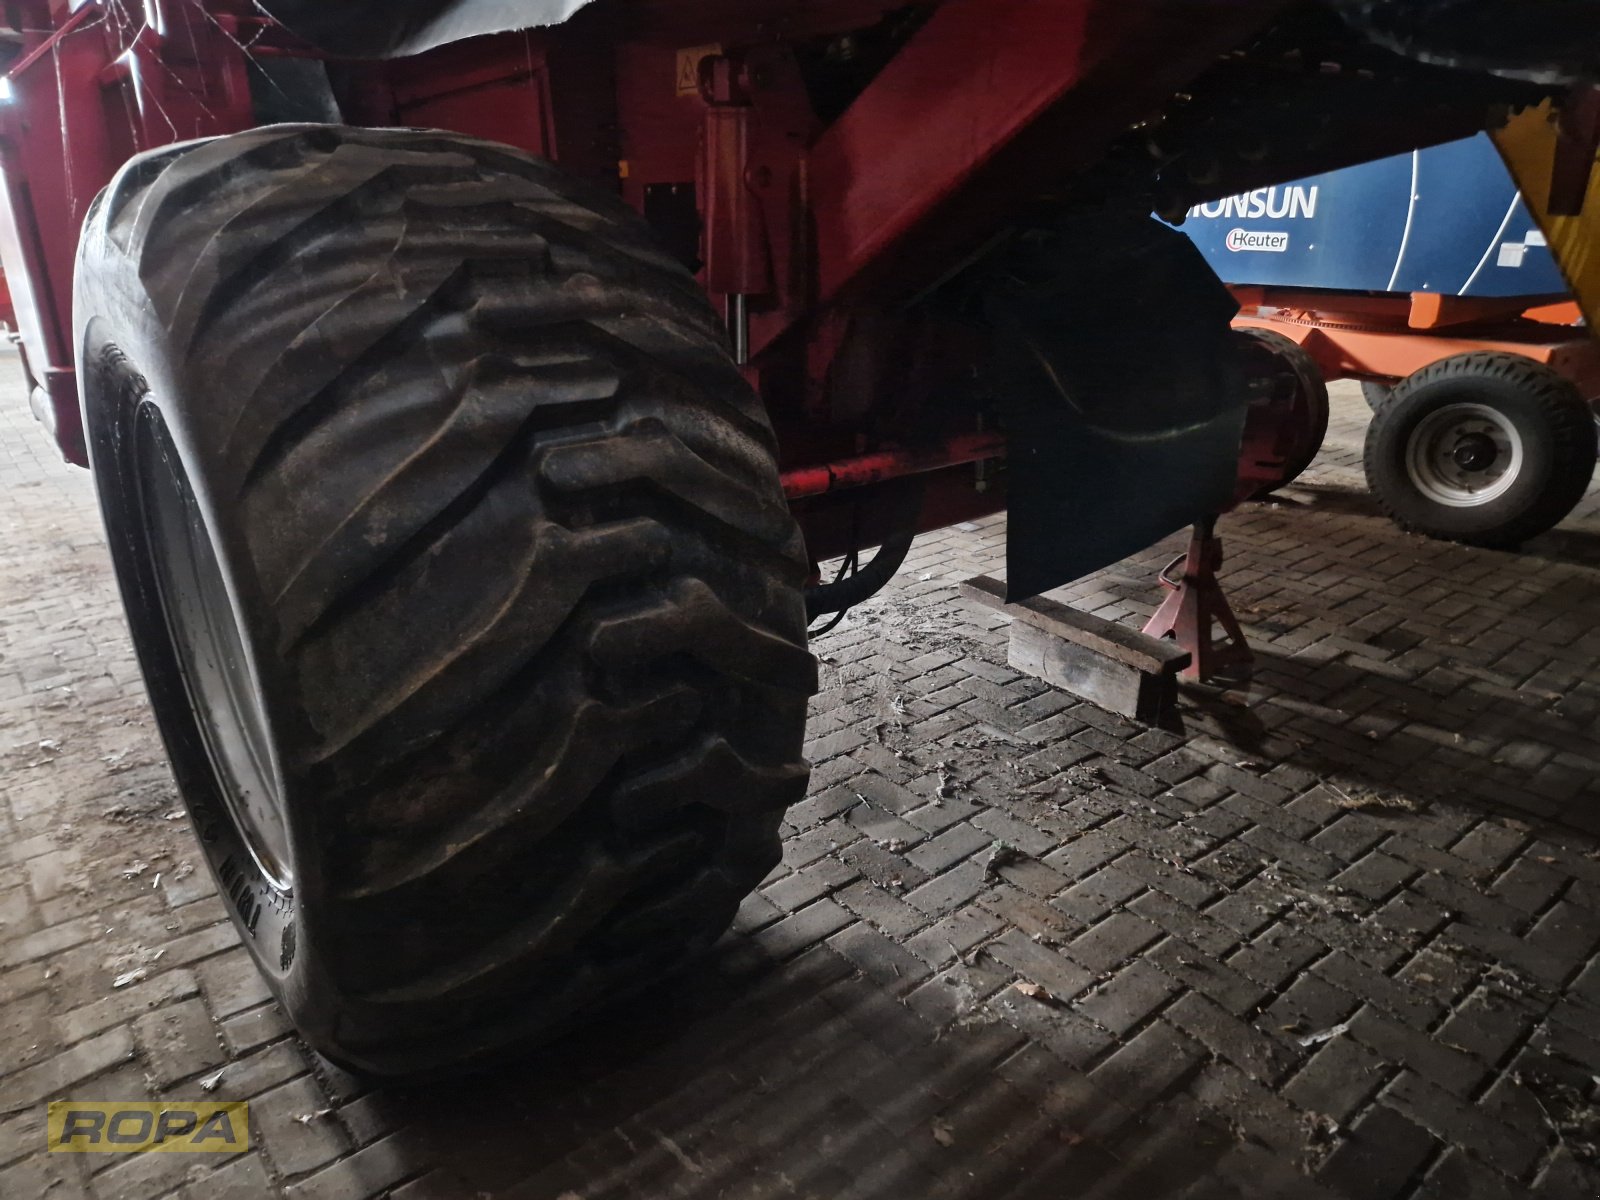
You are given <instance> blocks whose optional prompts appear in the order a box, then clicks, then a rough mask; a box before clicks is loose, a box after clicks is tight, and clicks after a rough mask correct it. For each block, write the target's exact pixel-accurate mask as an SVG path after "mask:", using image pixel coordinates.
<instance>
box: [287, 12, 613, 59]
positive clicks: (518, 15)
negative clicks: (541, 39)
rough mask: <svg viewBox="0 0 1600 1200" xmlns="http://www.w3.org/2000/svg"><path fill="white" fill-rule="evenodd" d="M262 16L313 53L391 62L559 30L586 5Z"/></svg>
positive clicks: (288, 13)
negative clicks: (512, 34)
mask: <svg viewBox="0 0 1600 1200" xmlns="http://www.w3.org/2000/svg"><path fill="white" fill-rule="evenodd" d="M257 3H258V4H259V6H260V7H261V8H262V9H264V10H265V11H266V13H267V15H268V16H270V17H272V19H273V20H275V21H277V22H278V23H279V24H280V25H283V26H285V27H287V28H288V29H290V30H292V31H293V32H294V33H296V34H297V35H299V36H300V37H303V38H304V39H305V40H306V41H308V42H310V43H311V44H312V45H313V46H315V47H317V48H318V49H319V50H322V51H325V52H326V53H329V54H334V55H338V56H340V57H344V58H396V57H399V56H400V55H403V54H420V53H421V52H422V51H424V50H431V49H433V48H434V47H435V46H442V45H444V44H445V43H446V42H458V41H460V40H461V39H462V38H469V37H477V36H479V35H480V34H485V33H504V32H506V31H507V30H511V29H533V28H535V27H537V26H541V25H559V24H561V22H563V21H565V20H566V19H567V18H568V17H570V16H572V14H573V13H575V12H577V11H578V10H579V9H580V8H582V7H584V5H586V4H588V3H589V0H257Z"/></svg>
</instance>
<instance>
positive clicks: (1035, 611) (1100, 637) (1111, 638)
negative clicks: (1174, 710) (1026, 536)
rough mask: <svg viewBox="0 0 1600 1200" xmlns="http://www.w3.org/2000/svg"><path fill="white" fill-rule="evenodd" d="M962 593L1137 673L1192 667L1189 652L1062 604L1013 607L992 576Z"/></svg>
mask: <svg viewBox="0 0 1600 1200" xmlns="http://www.w3.org/2000/svg"><path fill="white" fill-rule="evenodd" d="M961 594H962V595H963V596H965V597H966V598H967V599H969V600H976V601H977V602H978V603H979V604H984V605H987V606H988V607H990V608H997V609H999V610H1000V611H1001V612H1004V613H1006V614H1008V615H1009V616H1012V617H1015V618H1016V619H1017V620H1018V621H1019V622H1022V623H1026V624H1028V625H1032V626H1034V627H1035V628H1037V629H1041V630H1043V631H1044V632H1046V633H1049V634H1052V635H1054V636H1055V637H1058V638H1063V639H1065V640H1066V641H1069V642H1073V643H1075V644H1077V645H1079V646H1083V647H1084V648H1085V649H1088V650H1093V651H1094V652H1095V653H1097V654H1101V655H1104V656H1105V657H1107V658H1110V659H1113V660H1115V661H1117V662H1120V663H1124V664H1126V665H1127V666H1130V667H1133V668H1134V669H1135V670H1139V671H1154V672H1160V673H1166V672H1176V671H1181V670H1183V668H1184V667H1187V666H1188V665H1189V652H1188V651H1187V650H1180V649H1179V648H1178V647H1177V645H1176V644H1175V643H1173V642H1169V641H1165V640H1163V639H1161V638H1153V637H1150V636H1149V635H1147V634H1145V633H1142V632H1140V631H1139V630H1137V629H1128V628H1127V627H1125V626H1122V625H1118V624H1117V623H1116V622H1114V621H1107V620H1106V619H1105V618H1103V617H1096V616H1093V615H1091V614H1090V613H1086V612H1079V611H1078V610H1077V609H1075V608H1073V607H1071V606H1070V605H1066V604H1062V603H1061V602H1060V601H1059V600H1049V599H1046V598H1045V597H1043V596H1035V597H1033V598H1032V599H1030V600H1019V601H1018V602H1017V603H1015V604H1007V603H1006V585H1005V584H1003V583H1001V582H1000V581H999V580H998V579H993V578H991V577H990V576H988V575H979V576H977V577H975V578H973V579H969V580H967V581H966V582H965V583H963V584H962V585H961Z"/></svg>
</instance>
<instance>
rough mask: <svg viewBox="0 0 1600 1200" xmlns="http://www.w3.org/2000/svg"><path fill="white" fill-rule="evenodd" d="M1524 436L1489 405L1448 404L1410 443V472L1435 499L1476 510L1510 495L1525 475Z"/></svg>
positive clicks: (1431, 415)
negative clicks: (1523, 473)
mask: <svg viewBox="0 0 1600 1200" xmlns="http://www.w3.org/2000/svg"><path fill="white" fill-rule="evenodd" d="M1522 463H1523V450H1522V437H1521V435H1520V434H1518V433H1517V428H1516V426H1515V425H1513V424H1512V423H1511V422H1510V421H1509V420H1508V419H1507V418H1506V417H1505V415H1504V414H1503V413H1499V412H1496V411H1495V410H1494V409H1492V408H1490V407H1488V406H1487V405H1484V404H1447V405H1445V406H1444V407H1443V408H1440V409H1436V410H1434V411H1433V412H1431V413H1429V414H1428V415H1427V416H1426V417H1424V418H1423V419H1422V420H1421V421H1420V422H1418V424H1417V427H1416V428H1415V429H1413V430H1412V431H1411V438H1410V441H1409V442H1408V443H1407V445H1406V474H1407V475H1408V476H1409V477H1410V479H1411V483H1412V486H1414V487H1415V488H1416V489H1417V491H1419V492H1421V493H1422V494H1423V495H1424V496H1426V497H1427V498H1428V499H1429V500H1432V501H1434V502H1435V503H1436V504H1443V505H1446V506H1447V507H1450V508H1475V507H1477V506H1478V505H1480V504H1488V503H1489V502H1490V501H1492V500H1496V499H1498V498H1499V497H1501V496H1503V495H1505V493H1506V491H1507V490H1508V489H1509V488H1510V487H1511V485H1512V484H1514V483H1516V481H1517V477H1518V476H1519V475H1520V474H1521V473H1522Z"/></svg>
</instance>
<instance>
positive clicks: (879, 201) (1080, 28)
mask: <svg viewBox="0 0 1600 1200" xmlns="http://www.w3.org/2000/svg"><path fill="white" fill-rule="evenodd" d="M1284 7H1286V0H1138V2H1137V3H1132V2H1130V0H949V2H948V3H946V4H944V5H943V6H942V7H940V9H939V10H938V11H937V12H936V13H935V14H934V15H933V17H932V18H931V19H930V20H929V22H928V24H927V25H926V26H925V27H924V28H923V29H922V30H921V31H920V32H919V33H918V34H917V35H916V36H915V37H914V38H912V40H911V41H910V42H909V43H908V44H907V45H906V47H905V48H904V49H903V50H901V52H900V53H899V54H898V55H896V57H895V58H894V59H893V60H892V61H891V62H890V63H889V65H888V66H887V67H886V68H885V69H884V71H883V72H882V73H881V74H880V75H879V76H878V77H877V78H876V79H875V80H874V81H873V83H872V84H871V86H870V87H868V88H867V90H866V91H865V92H864V93H863V94H862V95H861V96H860V97H859V98H858V99H857V100H856V102H855V103H854V104H853V105H852V106H851V108H850V109H849V110H848V111H847V112H846V113H845V114H844V116H842V117H841V118H840V119H839V120H838V121H837V122H836V123H835V124H834V125H833V126H832V127H831V128H830V129H829V130H828V131H827V132H826V133H825V134H824V135H823V136H822V137H821V138H820V139H819V140H818V142H817V144H816V145H815V147H814V148H813V149H812V152H811V154H810V156H809V163H808V169H807V176H808V185H807V186H808V188H809V193H810V201H811V203H810V208H811V215H812V225H813V228H814V229H815V230H816V261H815V281H816V295H817V298H818V299H820V300H822V301H824V302H825V301H827V300H830V299H832V298H833V297H835V296H837V295H838V294H839V293H840V292H841V291H842V290H843V289H845V288H846V287H847V286H848V285H850V284H852V283H853V282H855V281H856V280H858V279H859V278H860V277H861V276H863V275H864V274H866V273H868V272H869V270H870V271H872V273H873V274H874V276H875V277H876V278H879V279H883V278H890V279H892V281H893V286H894V287H895V288H896V289H899V290H902V291H914V290H917V289H919V288H920V287H921V286H924V285H925V284H926V283H927V282H930V281H931V280H932V279H936V278H937V277H938V276H939V275H940V274H942V273H943V272H945V271H947V270H948V269H949V268H950V267H951V265H952V263H953V262H959V261H960V256H961V255H962V254H963V253H968V252H970V251H971V250H973V249H975V248H977V247H978V246H981V245H982V244H983V242H984V241H986V240H987V239H988V238H990V237H992V236H993V234H994V233H995V232H996V230H997V229H999V228H1001V227H1003V225H1004V222H1005V220H1006V219H1007V218H1008V217H1009V216H1011V215H1012V214H1013V213H1015V212H1017V211H1018V209H1019V207H1020V206H1022V205H1025V204H1026V203H1027V201H1028V200H1029V199H1030V198H1036V197H1041V196H1044V195H1046V194H1048V193H1050V192H1051V191H1052V190H1054V189H1057V188H1059V186H1060V185H1062V184H1065V183H1067V182H1069V181H1070V180H1071V178H1072V176H1073V175H1074V174H1076V173H1078V172H1080V171H1082V170H1083V169H1084V168H1085V167H1086V166H1089V165H1091V164H1093V163H1094V162H1096V161H1097V160H1098V159H1099V158H1100V157H1101V156H1102V155H1103V154H1104V153H1105V150H1106V148H1107V147H1108V145H1109V144H1110V143H1111V142H1112V141H1113V140H1114V139H1115V138H1117V137H1118V136H1120V135H1121V134H1123V133H1124V132H1126V131H1127V130H1128V129H1129V127H1130V126H1132V125H1133V124H1135V123H1136V122H1137V121H1139V120H1141V119H1144V118H1146V117H1148V116H1150V115H1151V114H1153V113H1154V112H1155V111H1157V110H1158V109H1159V108H1160V106H1161V105H1162V104H1163V103H1164V102H1165V101H1166V100H1167V99H1168V98H1169V97H1170V96H1171V95H1172V93H1173V92H1174V91H1176V90H1177V89H1179V88H1181V87H1182V86H1183V85H1184V84H1185V83H1187V82H1188V81H1190V80H1192V79H1193V78H1194V77H1195V76H1197V75H1198V74H1200V73H1201V72H1202V71H1204V70H1205V68H1206V67H1207V66H1209V65H1210V64H1211V63H1212V62H1213V61H1215V60H1216V59H1217V57H1218V56H1220V55H1221V54H1222V53H1224V52H1225V51H1227V50H1229V49H1232V48H1234V47H1236V46H1237V45H1239V44H1240V43H1241V42H1242V41H1245V40H1247V39H1248V38H1249V37H1250V35H1251V34H1252V33H1253V32H1254V31H1255V30H1257V29H1259V28H1260V27H1262V26H1263V25H1265V24H1266V22H1267V21H1268V20H1270V18H1271V17H1272V16H1273V14H1274V13H1275V12H1277V11H1278V10H1279V9H1281V8H1284ZM795 315H798V314H794V313H790V314H788V315H787V316H785V317H780V318H778V319H774V320H769V321H766V322H763V323H762V327H761V328H759V329H758V330H756V331H754V332H753V336H754V340H755V342H756V345H755V346H754V347H753V348H754V349H757V350H759V348H760V347H761V346H762V345H765V344H767V343H769V342H770V341H771V340H772V339H773V338H775V337H776V336H778V334H780V333H781V332H782V330H783V327H785V326H787V324H788V323H789V319H790V318H792V317H793V316H795Z"/></svg>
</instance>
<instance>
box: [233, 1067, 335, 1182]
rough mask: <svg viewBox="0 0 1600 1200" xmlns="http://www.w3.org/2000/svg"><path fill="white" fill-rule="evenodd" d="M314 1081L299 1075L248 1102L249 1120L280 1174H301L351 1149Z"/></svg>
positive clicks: (329, 1104) (325, 1098) (331, 1108)
mask: <svg viewBox="0 0 1600 1200" xmlns="http://www.w3.org/2000/svg"><path fill="white" fill-rule="evenodd" d="M332 1117H333V1107H332V1104H331V1102H330V1101H329V1100H328V1097H327V1096H325V1095H324V1094H323V1093H322V1091H321V1089H319V1088H318V1087H317V1085H316V1082H315V1081H314V1080H312V1079H311V1078H310V1076H306V1075H302V1076H301V1077H300V1078H298V1079H291V1080H290V1081H289V1082H288V1083H285V1084H282V1085H281V1086H279V1087H275V1088H272V1089H271V1090H270V1091H266V1092H263V1093H261V1095H259V1096H257V1097H256V1098H255V1099H254V1100H252V1101H251V1102H250V1120H251V1123H252V1124H253V1125H254V1126H255V1127H256V1128H257V1129H259V1130H260V1135H261V1140H262V1142H263V1143H265V1146H266V1150H267V1153H268V1154H269V1155H270V1156H271V1158H272V1165H273V1166H274V1167H276V1168H277V1169H278V1172H279V1173H280V1174H282V1175H290V1176H293V1175H304V1174H306V1173H308V1172H310V1171H315V1170H317V1169H318V1168H319V1167H324V1166H326V1165H328V1164H329V1163H331V1162H333V1161H334V1160H335V1159H336V1158H338V1157H339V1156H340V1155H342V1154H344V1153H345V1152H346V1151H348V1150H349V1149H350V1138H349V1136H348V1135H347V1134H346V1133H345V1131H344V1128H343V1126H341V1125H340V1124H339V1123H338V1122H337V1121H335V1120H333V1119H332Z"/></svg>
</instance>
